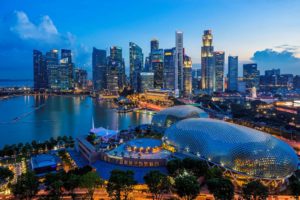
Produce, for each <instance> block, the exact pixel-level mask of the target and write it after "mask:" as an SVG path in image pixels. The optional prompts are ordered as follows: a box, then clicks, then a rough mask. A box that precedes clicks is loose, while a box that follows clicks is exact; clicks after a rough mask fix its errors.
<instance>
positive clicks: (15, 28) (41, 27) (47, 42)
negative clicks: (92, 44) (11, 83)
mask: <svg viewBox="0 0 300 200" xmlns="http://www.w3.org/2000/svg"><path fill="white" fill-rule="evenodd" d="M33 21H34V22H35V21H37V22H36V23H34V22H33ZM77 43H78V42H77V40H76V36H75V35H74V34H72V33H70V32H66V33H61V32H60V31H59V30H58V28H57V27H56V26H55V24H54V22H53V20H52V19H51V18H50V16H48V15H45V16H42V17H40V18H38V19H37V20H36V19H34V20H31V19H30V18H29V16H28V15H27V14H26V13H25V12H23V11H14V12H12V13H10V14H8V15H6V16H4V17H2V18H0V60H2V63H1V64H0V70H1V71H2V73H0V78H18V74H16V73H15V72H16V69H17V70H18V71H19V72H20V74H21V77H23V76H24V75H25V76H26V78H32V74H33V72H32V50H33V49H39V50H41V51H44V52H45V51H48V50H50V49H53V48H55V49H62V48H67V49H71V50H72V51H73V53H74V55H75V56H74V60H75V62H76V63H77V62H78V63H80V65H81V66H89V65H90V63H91V62H90V58H89V57H90V53H89V49H88V48H87V47H86V46H85V45H83V44H77ZM4 69H6V70H8V71H7V74H6V72H5V71H4ZM3 71H4V72H3ZM7 76H8V77H7ZM12 76H13V77H12Z"/></svg>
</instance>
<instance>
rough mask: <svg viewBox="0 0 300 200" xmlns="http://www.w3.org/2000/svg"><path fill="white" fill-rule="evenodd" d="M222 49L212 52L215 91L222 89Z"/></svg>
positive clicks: (223, 56) (221, 90)
mask: <svg viewBox="0 0 300 200" xmlns="http://www.w3.org/2000/svg"><path fill="white" fill-rule="evenodd" d="M224 63H225V53H224V51H215V52H214V65H215V66H214V67H215V91H217V92H223V90H224Z"/></svg>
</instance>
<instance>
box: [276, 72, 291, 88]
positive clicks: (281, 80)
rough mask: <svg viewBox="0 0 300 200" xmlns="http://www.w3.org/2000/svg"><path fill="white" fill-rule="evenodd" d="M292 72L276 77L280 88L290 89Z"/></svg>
mask: <svg viewBox="0 0 300 200" xmlns="http://www.w3.org/2000/svg"><path fill="white" fill-rule="evenodd" d="M293 79H294V75H293V74H281V75H279V76H278V78H277V84H278V86H279V87H280V88H285V89H291V88H292V87H293Z"/></svg>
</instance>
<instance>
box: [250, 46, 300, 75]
mask: <svg viewBox="0 0 300 200" xmlns="http://www.w3.org/2000/svg"><path fill="white" fill-rule="evenodd" d="M298 49H299V47H297V46H290V45H281V46H277V47H275V48H273V49H265V50H262V51H256V52H255V53H254V55H253V57H252V58H251V60H252V61H254V62H257V63H258V67H259V69H260V70H261V73H263V71H264V70H266V69H271V68H280V69H281V72H282V73H291V74H300V58H298V57H297V56H296V53H297V52H298Z"/></svg>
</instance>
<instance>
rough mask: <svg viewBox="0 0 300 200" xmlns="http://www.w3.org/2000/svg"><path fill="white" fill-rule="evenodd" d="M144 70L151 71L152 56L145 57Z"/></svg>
mask: <svg viewBox="0 0 300 200" xmlns="http://www.w3.org/2000/svg"><path fill="white" fill-rule="evenodd" d="M143 71H144V72H150V71H152V70H151V62H150V56H148V57H146V58H145V67H144V69H143Z"/></svg>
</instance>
